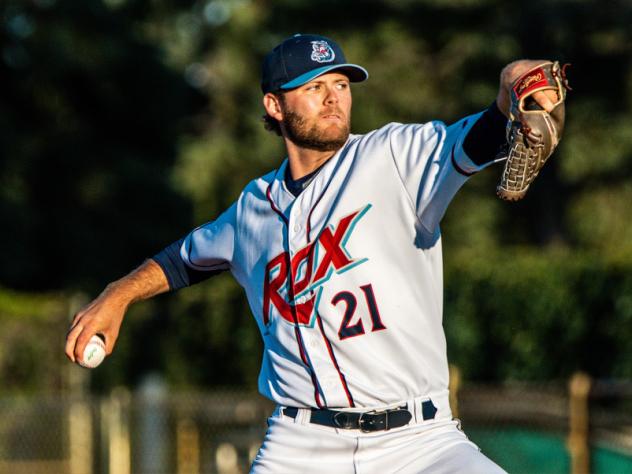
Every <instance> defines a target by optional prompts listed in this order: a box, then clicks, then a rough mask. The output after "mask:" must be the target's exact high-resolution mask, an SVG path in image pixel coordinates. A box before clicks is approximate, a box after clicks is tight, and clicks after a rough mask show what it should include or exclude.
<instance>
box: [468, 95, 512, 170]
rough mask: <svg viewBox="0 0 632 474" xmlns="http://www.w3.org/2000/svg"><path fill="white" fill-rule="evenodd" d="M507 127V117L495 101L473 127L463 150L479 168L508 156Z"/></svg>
mask: <svg viewBox="0 0 632 474" xmlns="http://www.w3.org/2000/svg"><path fill="white" fill-rule="evenodd" d="M506 126H507V117H505V116H504V115H503V113H502V112H501V111H500V110H499V109H498V106H497V105H496V102H495V101H494V102H493V103H492V105H490V106H489V108H488V109H487V110H486V111H485V112H483V114H482V115H481V116H480V117H479V118H478V120H477V121H476V123H475V124H474V125H472V128H471V129H470V131H469V132H468V133H467V136H466V137H465V140H464V142H463V150H464V151H465V153H467V156H468V157H469V158H470V159H471V160H472V161H473V162H474V163H475V164H477V165H478V166H482V165H484V164H486V163H489V162H490V161H494V160H495V159H496V158H498V157H499V156H504V155H506V147H507V138H506V131H505V130H506Z"/></svg>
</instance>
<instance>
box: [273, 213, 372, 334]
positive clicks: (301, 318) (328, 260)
mask: <svg viewBox="0 0 632 474" xmlns="http://www.w3.org/2000/svg"><path fill="white" fill-rule="evenodd" d="M370 208H371V204H367V205H366V206H365V207H364V208H363V209H360V210H358V211H355V212H353V213H351V214H349V215H348V216H345V217H343V218H342V219H340V221H338V225H337V226H336V227H335V228H331V227H329V226H327V227H325V229H324V230H323V231H322V232H321V233H320V235H319V236H318V238H317V239H316V240H314V241H312V242H310V243H309V244H307V245H306V246H305V247H303V248H301V249H300V250H298V251H297V252H296V253H295V254H294V256H293V257H292V258H291V259H290V256H289V253H288V252H287V251H285V252H282V253H280V254H279V255H277V256H276V257H274V258H273V259H272V260H270V261H269V262H268V264H267V265H266V271H265V280H264V287H263V323H264V324H266V325H267V324H268V323H269V322H270V311H271V309H272V307H274V308H275V309H276V310H277V311H278V313H279V314H280V315H281V317H282V318H283V319H285V320H286V321H288V322H290V323H292V324H294V322H295V321H294V319H295V318H294V314H293V312H294V311H295V312H296V319H297V322H298V324H301V325H310V326H311V324H313V315H314V302H315V295H314V293H313V290H314V289H316V288H318V287H320V286H321V285H323V283H325V282H326V281H327V280H329V278H330V277H331V275H332V274H333V272H334V271H336V273H343V272H345V271H347V270H350V269H351V268H353V267H355V266H357V265H360V264H361V263H364V262H366V261H367V260H368V259H366V258H363V259H359V260H358V259H354V258H352V257H351V256H350V255H349V254H348V252H347V250H346V249H345V243H346V242H347V241H348V240H349V237H351V234H352V233H353V229H354V228H355V225H356V224H357V223H358V221H359V220H360V219H361V218H362V216H364V214H366V212H367V211H368V210H369V209H370ZM321 249H322V252H323V253H322V256H321V257H320V258H319V255H318V254H319V250H321ZM288 264H289V265H291V275H292V276H293V280H294V281H293V284H292V286H291V288H290V283H289V281H288V280H289V279H288V276H289V273H290V272H288V270H289V268H288V266H289V265H288ZM282 292H283V293H285V295H287V298H286V297H285V296H284V295H283V294H282ZM305 295H307V296H305ZM293 308H294V310H293Z"/></svg>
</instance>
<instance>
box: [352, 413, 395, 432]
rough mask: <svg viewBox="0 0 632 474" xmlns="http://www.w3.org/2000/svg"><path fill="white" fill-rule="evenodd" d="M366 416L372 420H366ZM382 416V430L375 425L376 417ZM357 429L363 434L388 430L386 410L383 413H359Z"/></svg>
mask: <svg viewBox="0 0 632 474" xmlns="http://www.w3.org/2000/svg"><path fill="white" fill-rule="evenodd" d="M366 415H371V417H372V418H366V417H365V416H366ZM377 415H384V428H378V427H377V426H376V425H375V423H376V418H375V417H376V416H377ZM358 427H359V428H360V431H362V432H363V433H372V432H373V431H381V430H384V431H386V430H388V410H384V411H368V412H364V413H360V419H359V420H358Z"/></svg>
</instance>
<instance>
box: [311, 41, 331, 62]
mask: <svg viewBox="0 0 632 474" xmlns="http://www.w3.org/2000/svg"><path fill="white" fill-rule="evenodd" d="M335 58H336V53H334V50H333V49H331V46H329V43H327V41H312V61H316V62H317V63H330V62H332V61H333V60H334V59H335Z"/></svg>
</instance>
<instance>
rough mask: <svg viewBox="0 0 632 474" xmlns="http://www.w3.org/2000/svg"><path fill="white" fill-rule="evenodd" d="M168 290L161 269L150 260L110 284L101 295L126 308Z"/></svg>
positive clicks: (167, 284)
mask: <svg viewBox="0 0 632 474" xmlns="http://www.w3.org/2000/svg"><path fill="white" fill-rule="evenodd" d="M168 290H169V283H168V282H167V278H166V276H165V274H164V272H163V270H162V268H161V267H160V266H159V265H158V264H157V263H156V262H155V261H154V260H152V259H148V260H145V261H144V262H143V263H142V265H140V266H139V267H138V268H136V269H135V270H133V271H132V272H130V273H129V274H127V275H126V276H124V277H123V278H121V279H119V280H116V281H114V282H112V283H110V284H109V285H108V286H107V287H106V288H105V289H104V290H103V293H102V294H101V297H103V298H104V299H107V300H108V301H110V302H112V303H113V304H117V305H118V306H120V307H122V308H127V307H128V306H129V305H131V304H132V303H134V302H136V301H140V300H144V299H147V298H151V297H152V296H155V295H158V294H160V293H164V292H166V291H168Z"/></svg>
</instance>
